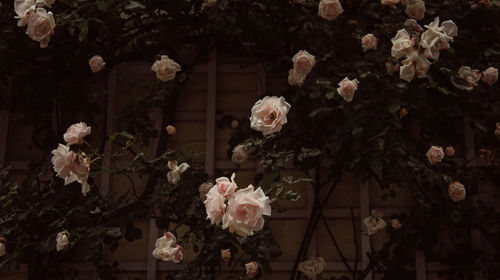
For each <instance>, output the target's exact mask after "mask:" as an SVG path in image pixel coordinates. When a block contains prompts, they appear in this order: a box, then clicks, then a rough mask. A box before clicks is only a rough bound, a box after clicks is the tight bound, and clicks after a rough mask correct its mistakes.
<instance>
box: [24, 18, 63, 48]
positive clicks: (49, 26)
mask: <svg viewBox="0 0 500 280" xmlns="http://www.w3.org/2000/svg"><path fill="white" fill-rule="evenodd" d="M55 28H56V22H55V21H54V16H53V15H52V12H48V13H47V11H46V10H45V9H44V8H37V9H36V10H35V12H34V13H31V14H30V16H29V20H28V30H27V31H26V34H28V36H29V37H30V38H31V39H33V40H35V41H37V42H40V48H46V47H48V46H49V41H50V37H51V36H52V35H54V29H55Z"/></svg>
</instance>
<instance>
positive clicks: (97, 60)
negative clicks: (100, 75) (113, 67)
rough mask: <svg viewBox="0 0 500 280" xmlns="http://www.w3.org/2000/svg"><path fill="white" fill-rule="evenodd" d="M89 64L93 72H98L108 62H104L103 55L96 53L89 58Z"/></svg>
mask: <svg viewBox="0 0 500 280" xmlns="http://www.w3.org/2000/svg"><path fill="white" fill-rule="evenodd" d="M89 66H90V70H91V71H92V73H97V72H99V71H101V70H102V69H104V66H106V62H104V59H102V57H101V56H99V55H94V56H93V57H91V58H90V59H89Z"/></svg>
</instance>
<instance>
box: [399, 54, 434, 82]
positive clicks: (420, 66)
mask: <svg viewBox="0 0 500 280" xmlns="http://www.w3.org/2000/svg"><path fill="white" fill-rule="evenodd" d="M401 63H402V65H401V67H400V68H399V77H400V78H401V79H403V80H405V81H407V82H411V81H412V80H413V78H415V75H416V76H417V78H425V77H426V76H427V71H429V68H430V66H431V62H430V61H429V60H428V59H427V58H425V57H424V56H422V55H420V54H419V52H418V51H416V50H413V51H412V52H410V53H409V54H408V55H407V56H406V59H405V60H403V61H402V62H401Z"/></svg>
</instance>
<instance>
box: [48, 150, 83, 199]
mask: <svg viewBox="0 0 500 280" xmlns="http://www.w3.org/2000/svg"><path fill="white" fill-rule="evenodd" d="M51 153H52V155H53V156H52V159H51V162H52V165H53V167H54V171H55V172H57V176H58V177H59V178H61V179H64V185H68V184H71V183H73V182H75V181H76V182H78V183H80V184H81V185H82V194H83V195H84V196H85V195H86V194H87V192H89V191H90V186H89V184H88V183H87V179H88V175H89V172H90V160H89V158H88V157H87V156H86V155H85V153H83V152H82V153H80V154H76V153H75V152H73V151H70V149H69V147H68V146H65V145H63V144H59V146H58V147H57V149H55V150H52V152H51Z"/></svg>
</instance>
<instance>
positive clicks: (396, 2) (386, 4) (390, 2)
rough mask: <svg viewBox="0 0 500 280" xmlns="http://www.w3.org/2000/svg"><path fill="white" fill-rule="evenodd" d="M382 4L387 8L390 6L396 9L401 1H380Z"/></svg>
mask: <svg viewBox="0 0 500 280" xmlns="http://www.w3.org/2000/svg"><path fill="white" fill-rule="evenodd" d="M380 3H381V4H382V5H385V6H389V7H391V8H393V9H395V8H396V4H398V3H399V0H380Z"/></svg>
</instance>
